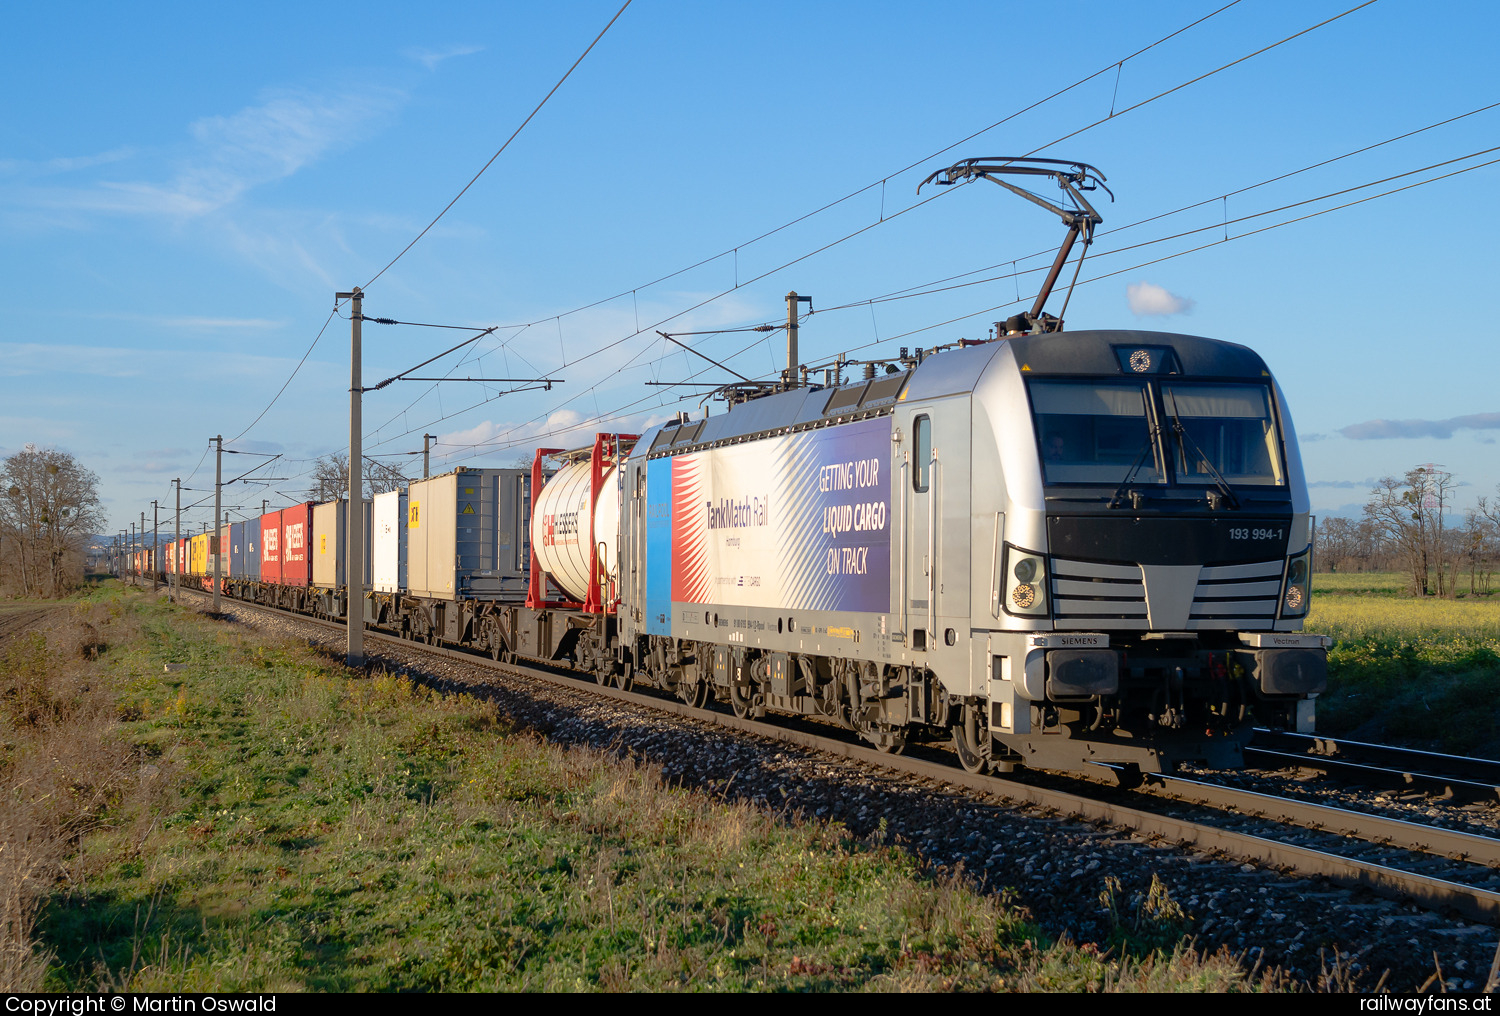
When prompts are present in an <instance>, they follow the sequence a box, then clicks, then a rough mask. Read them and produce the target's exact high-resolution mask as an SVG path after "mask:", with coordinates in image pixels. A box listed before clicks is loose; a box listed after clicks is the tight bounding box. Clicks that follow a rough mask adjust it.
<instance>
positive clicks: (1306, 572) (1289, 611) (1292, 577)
mask: <svg viewBox="0 0 1500 1016" xmlns="http://www.w3.org/2000/svg"><path fill="white" fill-rule="evenodd" d="M1311 578H1312V548H1311V547H1309V548H1307V549H1306V550H1304V551H1303V552H1302V553H1300V554H1298V555H1296V556H1295V557H1292V558H1290V559H1289V560H1288V561H1287V563H1286V581H1285V582H1284V583H1283V584H1282V590H1281V616H1282V617H1302V616H1303V615H1305V614H1306V613H1307V608H1308V607H1309V606H1310V605H1311V602H1310V601H1311V600H1312V584H1311V582H1310V579H1311Z"/></svg>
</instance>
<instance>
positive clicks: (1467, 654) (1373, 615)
mask: <svg viewBox="0 0 1500 1016" xmlns="http://www.w3.org/2000/svg"><path fill="white" fill-rule="evenodd" d="M1306 630H1307V631H1310V632H1318V633H1320V634H1323V635H1329V636H1332V637H1333V640H1334V643H1333V647H1332V648H1331V649H1330V650H1329V652H1328V691H1327V692H1326V693H1325V694H1323V695H1322V696H1320V697H1319V699H1318V729H1319V730H1321V731H1324V732H1325V733H1329V734H1333V735H1337V736H1346V737H1347V736H1356V737H1358V738H1360V739H1364V740H1376V741H1386V742H1390V743H1398V744H1400V743H1405V744H1411V745H1414V746H1418V747H1438V748H1441V749H1442V750H1445V751H1451V752H1456V753H1460V754H1476V755H1482V756H1485V757H1500V596H1483V597H1465V598H1464V599H1461V600H1440V599H1437V598H1435V597H1413V596H1411V595H1409V594H1408V593H1406V592H1405V578H1404V576H1401V575H1398V574H1389V573H1385V574H1382V573H1362V574H1347V575H1317V576H1315V577H1314V579H1313V602H1312V611H1311V612H1310V613H1309V614H1308V618H1307V625H1306Z"/></svg>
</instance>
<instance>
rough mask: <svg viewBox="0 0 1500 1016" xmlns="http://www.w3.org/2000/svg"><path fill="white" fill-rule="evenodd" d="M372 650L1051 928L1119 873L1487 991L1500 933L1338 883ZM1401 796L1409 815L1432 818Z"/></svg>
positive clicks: (1139, 888)
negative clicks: (940, 877)
mask: <svg viewBox="0 0 1500 1016" xmlns="http://www.w3.org/2000/svg"><path fill="white" fill-rule="evenodd" d="M204 599H205V601H206V597H205V598H204ZM225 612H226V614H227V615H228V617H229V618H230V619H232V620H233V621H235V622H237V623H243V624H247V625H249V626H251V627H253V628H256V629H258V630H260V631H262V632H265V633H267V634H270V635H273V636H284V637H287V638H290V639H296V640H302V641H305V642H309V643H312V644H317V645H324V646H328V647H329V648H330V649H331V650H333V651H334V652H335V653H336V654H338V655H341V654H342V647H343V644H344V636H343V635H342V634H341V633H339V632H333V631H329V630H328V629H325V628H322V627H319V626H316V625H311V624H307V623H304V622H300V621H297V620H295V619H291V618H284V617H279V616H276V615H271V614H266V613H263V612H260V611H255V610H252V609H250V608H247V607H244V606H241V605H237V604H232V603H229V604H226V605H225ZM366 651H367V652H368V653H369V654H370V656H371V664H370V665H371V666H384V667H386V668H387V669H389V670H393V671H399V672H401V673H405V674H408V675H409V676H411V677H412V678H413V679H416V680H420V681H421V682H422V683H424V684H427V685H429V686H432V687H434V688H436V689H438V690H441V691H445V692H452V693H464V694H472V695H479V696H483V697H485V698H487V699H490V700H493V701H494V702H495V703H496V704H497V705H498V707H499V708H500V709H501V711H502V712H503V713H505V714H506V715H508V716H509V717H511V718H512V719H513V720H514V721H515V722H517V723H519V724H521V725H523V726H526V727H529V728H531V729H534V730H536V731H538V732H539V733H542V734H544V735H545V736H547V737H548V738H550V739H552V740H554V741H557V742H560V743H566V744H580V745H589V746H592V747H602V748H608V749H611V750H614V751H618V752H621V753H627V754H630V755H632V756H634V757H637V758H640V759H645V760H649V761H651V762H654V763H656V764H658V765H660V766H661V767H662V770H663V772H664V773H665V774H666V776H667V777H668V778H669V779H672V780H676V781H679V782H680V783H681V784H682V785H684V786H686V787H689V788H693V789H698V790H703V791H708V792H711V793H717V794H722V795H724V796H727V797H730V798H735V799H740V800H746V801H750V802H754V803H756V804H758V805H761V806H764V807H767V808H770V809H772V810H774V811H776V812H778V813H784V814H787V815H799V814H800V815H802V816H805V817H808V818H816V819H820V820H829V821H838V822H842V823H843V824H844V825H845V826H847V827H848V828H849V830H850V831H851V832H852V833H854V834H855V835H857V836H861V837H872V838H882V837H883V838H884V839H885V840H886V841H887V842H892V843H895V844H897V845H898V846H900V847H902V848H903V849H908V850H911V851H913V852H914V853H915V854H917V855H919V856H920V857H922V858H923V859H924V860H925V861H926V862H927V863H928V864H930V865H932V866H933V867H934V868H935V869H936V870H938V871H957V870H961V871H962V872H963V873H964V874H966V875H967V876H968V877H970V878H972V879H974V880H975V881H976V882H977V883H978V884H980V885H982V886H983V887H984V888H986V889H987V890H989V891H993V892H1000V893H1004V894H1005V895H1006V896H1007V898H1008V899H1010V900H1011V901H1012V902H1013V903H1014V904H1016V905H1018V906H1020V907H1023V908H1025V909H1026V910H1027V911H1028V912H1029V913H1030V915H1031V917H1032V919H1033V920H1034V921H1035V922H1036V923H1037V924H1038V925H1039V926H1041V928H1042V929H1043V930H1045V931H1046V932H1049V933H1052V934H1063V933H1066V934H1068V935H1071V936H1072V938H1073V939H1074V940H1076V941H1080V942H1103V941H1104V940H1105V939H1106V938H1107V937H1108V935H1109V932H1110V930H1111V926H1110V922H1109V917H1108V914H1107V912H1106V910H1105V909H1104V907H1103V906H1102V905H1101V902H1100V893H1101V891H1102V890H1103V889H1104V887H1105V879H1106V877H1111V876H1112V877H1113V878H1115V879H1118V880H1119V883H1120V885H1121V892H1120V899H1121V901H1122V903H1125V904H1127V905H1128V906H1130V908H1131V909H1130V910H1129V911H1128V912H1132V913H1133V910H1134V901H1136V900H1138V899H1139V898H1140V897H1141V896H1142V895H1143V894H1144V893H1145V891H1146V890H1147V889H1148V887H1149V886H1150V885H1151V881H1152V878H1153V876H1154V877H1156V878H1158V879H1159V880H1160V881H1161V882H1162V883H1163V884H1164V885H1165V886H1166V887H1167V888H1168V890H1169V891H1170V893H1171V897H1172V899H1173V900H1175V901H1176V902H1177V903H1178V904H1179V905H1180V906H1181V907H1182V908H1183V909H1184V910H1185V911H1186V912H1187V913H1188V914H1189V915H1190V916H1191V917H1192V919H1193V921H1192V925H1193V931H1194V933H1195V935H1196V940H1197V943H1198V945H1199V946H1200V947H1206V948H1210V949H1217V948H1221V947H1223V948H1228V949H1230V950H1232V951H1234V952H1236V953H1243V954H1244V955H1245V957H1246V962H1247V963H1264V964H1269V965H1274V966H1280V967H1283V968H1285V969H1286V970H1288V971H1289V972H1290V973H1292V975H1293V976H1295V977H1298V978H1300V979H1302V980H1304V981H1307V982H1308V983H1309V984H1314V985H1315V984H1317V983H1318V982H1319V980H1320V977H1321V976H1323V975H1324V974H1326V973H1330V972H1332V973H1334V974H1335V979H1334V982H1333V983H1332V984H1331V985H1330V986H1333V987H1342V988H1350V987H1356V988H1363V989H1364V990H1369V989H1371V988H1373V987H1374V986H1375V984H1376V983H1377V981H1378V979H1379V978H1380V977H1381V975H1382V973H1384V972H1386V971H1389V976H1388V978H1387V980H1386V986H1387V987H1388V988H1390V989H1391V990H1395V991H1411V990H1415V989H1416V988H1418V987H1419V986H1421V985H1422V984H1423V983H1424V982H1426V981H1427V980H1428V978H1429V977H1430V976H1431V975H1433V973H1434V972H1435V971H1436V969H1437V968H1438V966H1439V965H1440V966H1441V971H1442V974H1443V977H1444V980H1445V983H1446V986H1447V987H1448V989H1449V990H1463V991H1474V990H1477V989H1478V988H1480V987H1482V986H1483V984H1484V981H1485V977H1486V975H1487V973H1488V971H1489V967H1490V963H1491V959H1492V958H1493V957H1494V955H1495V951H1496V940H1497V936H1500V931H1497V929H1495V928H1492V927H1488V926H1485V925H1479V924H1473V923H1470V922H1467V921H1464V920H1461V919H1456V918H1449V917H1445V916H1443V915H1438V914H1433V913H1428V912H1425V911H1420V910H1417V909H1416V908H1415V907H1411V906H1403V905H1401V904H1399V903H1397V902H1394V901H1391V900H1387V899H1383V898H1381V897H1377V896H1373V895H1371V894H1368V893H1364V892H1360V891H1353V890H1347V889H1343V888H1341V887H1338V886H1335V885H1332V884H1330V883H1327V882H1325V881H1323V880H1321V879H1316V878H1306V877H1300V876H1298V877H1291V876H1284V875H1282V874H1280V873H1278V872H1275V871H1272V870H1268V869H1263V868H1258V867H1255V866H1253V865H1248V864H1244V865H1242V864H1238V863H1231V862H1226V861H1224V860H1222V859H1218V858H1214V857H1211V856H1207V855H1204V854H1199V853H1195V852H1192V851H1187V850H1182V849H1179V848H1177V847H1175V846H1172V845H1169V844H1154V843H1149V842H1146V841H1144V840H1143V839H1141V838H1139V837H1137V836H1133V835H1131V834H1129V833H1125V832H1121V831H1119V830H1115V829H1109V828H1100V827H1095V826H1093V825H1091V824H1089V823H1086V822H1082V821H1078V820H1074V819H1070V818H1068V817H1067V816H1062V815H1058V814H1055V813H1050V812H1048V811H1045V810H1042V809H1036V808H1029V807H1024V806H1017V805H1013V804H1009V803H998V802H995V801H993V800H987V799H981V798H975V797H971V796H967V795H965V794H963V793H960V792H958V791H955V790H953V789H951V788H947V787H943V786H938V785H931V784H925V783H920V782H909V781H906V780H904V779H902V778H898V777H896V776H894V775H889V774H886V773H883V772H881V771H879V770H876V769H873V768H870V767H867V766H864V765H863V764H861V763H857V762H852V761H847V760H843V759H833V758H829V757H826V756H822V755H818V754H814V753H811V752H806V751H802V750H800V749H796V748H789V747H787V746H786V745H783V744H780V743H775V742H770V741H765V740H762V739H759V738H755V737H750V736H739V735H735V734H733V733H730V732H726V731H725V730H723V729H722V728H713V727H709V726H707V725H705V724H702V723H698V722H696V721H693V720H689V719H684V718H679V717H675V716H670V715H666V714H658V713H653V712H651V711H650V710H647V709H644V708H641V707H636V706H631V705H621V704H616V703H613V702H610V701H607V700H603V699H599V698H596V697H594V696H592V695H590V694H589V693H588V691H587V686H584V685H581V686H580V690H578V691H573V690H571V689H566V688H559V687H556V686H554V685H551V684H546V683H534V682H529V681H526V680H524V679H522V678H518V677H512V676H509V675H506V674H502V673H499V672H497V671H495V670H492V669H489V668H486V667H483V666H479V665H468V664H464V663H461V662H458V661H453V660H448V659H444V658H440V657H434V656H430V655H425V654H423V653H421V652H420V651H419V650H418V649H417V648H416V647H412V648H407V647H406V646H392V645H390V644H388V643H383V642H368V643H366ZM1391 804H1393V805H1395V807H1394V808H1393V810H1397V811H1405V810H1414V811H1421V810H1423V809H1422V808H1421V806H1420V805H1417V804H1411V805H1410V807H1409V808H1408V807H1405V805H1406V804H1407V802H1399V801H1393V802H1391ZM1438 817H1439V818H1441V817H1442V816H1441V815H1439V816H1438ZM1485 817H1486V818H1489V819H1493V816H1492V815H1491V816H1485ZM1459 824H1463V825H1467V824H1468V823H1467V822H1460V823H1459ZM1479 824H1483V825H1488V824H1489V822H1481V823H1479ZM1433 987H1434V988H1435V987H1436V985H1433Z"/></svg>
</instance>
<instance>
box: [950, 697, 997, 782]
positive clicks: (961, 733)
mask: <svg viewBox="0 0 1500 1016" xmlns="http://www.w3.org/2000/svg"><path fill="white" fill-rule="evenodd" d="M971 718H972V720H973V726H974V733H973V734H972V735H971V734H970V733H969V729H968V728H969V723H968V721H969V720H970V719H971ZM953 750H954V751H955V752H957V754H958V764H959V765H961V766H963V767H964V772H967V773H975V774H978V775H983V774H985V773H988V772H989V771H990V730H989V726H988V724H985V723H983V722H982V717H981V716H980V715H979V713H978V712H976V711H974V707H973V706H965V707H964V712H963V720H962V721H961V722H959V723H955V724H954V725H953Z"/></svg>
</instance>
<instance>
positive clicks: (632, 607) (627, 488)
mask: <svg viewBox="0 0 1500 1016" xmlns="http://www.w3.org/2000/svg"><path fill="white" fill-rule="evenodd" d="M623 472H624V490H623V491H622V492H621V493H622V495H623V496H622V497H621V499H620V502H621V508H622V509H623V512H624V516H623V518H622V519H621V524H620V552H619V554H618V555H617V558H616V559H617V560H618V561H619V567H620V597H621V606H622V608H623V612H624V614H625V616H626V617H627V618H628V619H629V622H630V623H629V624H627V625H626V628H628V629H631V630H635V629H636V627H637V625H636V622H637V621H638V620H639V611H640V610H642V609H644V608H643V605H644V603H645V602H646V569H645V561H644V558H643V556H642V555H643V554H644V552H645V547H646V461H645V459H630V460H628V461H627V462H626V465H625V469H624V471H623Z"/></svg>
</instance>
